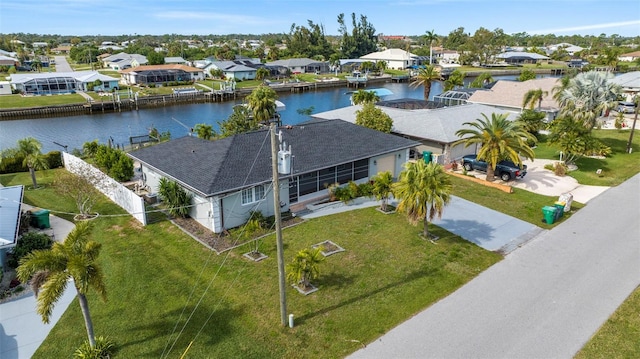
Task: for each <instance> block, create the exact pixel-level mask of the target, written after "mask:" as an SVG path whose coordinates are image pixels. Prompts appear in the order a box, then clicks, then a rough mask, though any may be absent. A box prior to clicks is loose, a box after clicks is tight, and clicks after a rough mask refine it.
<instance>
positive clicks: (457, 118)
mask: <svg viewBox="0 0 640 359" xmlns="http://www.w3.org/2000/svg"><path fill="white" fill-rule="evenodd" d="M409 101H414V100H409ZM377 107H378V108H380V109H381V110H382V111H384V112H385V113H386V114H387V115H389V117H391V119H392V120H393V127H392V128H391V133H392V134H394V135H397V136H399V137H404V138H408V139H411V140H415V141H418V142H420V145H418V146H415V148H414V150H415V151H417V153H418V156H420V154H422V153H423V152H424V151H428V152H431V154H432V158H433V160H434V161H435V162H437V163H440V164H443V165H445V164H448V163H450V161H452V160H458V159H460V158H461V157H462V156H464V155H468V154H475V153H476V151H477V148H476V147H475V146H473V147H467V148H465V147H464V144H456V143H455V142H456V141H458V140H460V137H458V136H457V135H456V132H457V131H458V130H460V129H461V128H463V127H464V126H463V123H465V122H474V121H475V120H476V119H478V118H483V117H482V114H485V115H487V116H488V117H489V118H491V114H492V113H494V112H495V113H501V114H502V113H505V114H508V116H509V118H510V119H512V120H513V119H515V118H516V115H514V114H511V113H510V112H509V111H504V110H499V109H496V108H493V107H490V106H485V105H478V104H467V105H460V106H452V107H444V108H436V109H415V110H405V109H399V108H392V107H385V106H377ZM361 108H362V106H360V105H355V106H349V107H343V108H339V109H336V110H332V111H327V112H322V113H317V114H314V115H313V117H314V118H318V119H340V120H343V121H347V122H350V123H355V121H356V112H357V111H358V110H360V109H361Z"/></svg>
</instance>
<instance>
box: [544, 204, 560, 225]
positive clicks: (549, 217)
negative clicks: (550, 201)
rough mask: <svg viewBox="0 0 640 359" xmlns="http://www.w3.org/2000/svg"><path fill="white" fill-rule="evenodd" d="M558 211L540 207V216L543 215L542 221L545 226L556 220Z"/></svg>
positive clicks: (548, 207)
mask: <svg viewBox="0 0 640 359" xmlns="http://www.w3.org/2000/svg"><path fill="white" fill-rule="evenodd" d="M557 212H558V209H557V208H556V207H553V206H544V207H542V214H544V221H545V222H547V224H553V223H554V222H555V220H556V216H557Z"/></svg>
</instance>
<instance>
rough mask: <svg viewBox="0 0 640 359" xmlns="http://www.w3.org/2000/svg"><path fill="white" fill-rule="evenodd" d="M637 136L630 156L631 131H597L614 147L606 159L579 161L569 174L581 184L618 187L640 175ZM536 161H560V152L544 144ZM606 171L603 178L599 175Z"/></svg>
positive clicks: (540, 145)
mask: <svg viewBox="0 0 640 359" xmlns="http://www.w3.org/2000/svg"><path fill="white" fill-rule="evenodd" d="M636 132H637V133H636V134H634V136H633V146H632V148H633V151H632V152H631V153H630V154H629V153H626V148H627V142H628V141H629V134H630V132H629V130H593V135H594V136H595V137H597V138H599V139H600V140H601V141H602V142H604V144H606V145H607V146H609V147H611V149H612V151H613V152H612V154H611V155H610V156H609V157H607V158H604V159H598V158H588V157H583V158H580V159H578V160H577V161H576V164H577V166H578V170H576V171H571V172H569V175H570V176H571V177H574V178H575V179H576V180H578V182H579V183H580V184H584V185H595V186H617V185H619V184H620V183H622V182H624V181H626V180H627V179H629V178H631V177H633V176H634V175H635V174H637V173H638V172H640V165H638V164H640V132H638V131H636ZM535 154H536V158H546V159H555V160H558V159H559V154H560V150H559V149H558V148H557V147H555V146H553V145H552V144H549V143H548V142H546V141H544V142H541V143H539V144H538V147H537V148H536V149H535ZM598 169H602V172H601V174H600V175H598V174H597V173H596V171H597V170H598Z"/></svg>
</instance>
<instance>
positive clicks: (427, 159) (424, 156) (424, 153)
mask: <svg viewBox="0 0 640 359" xmlns="http://www.w3.org/2000/svg"><path fill="white" fill-rule="evenodd" d="M431 153H432V152H431V151H422V159H424V163H430V162H431Z"/></svg>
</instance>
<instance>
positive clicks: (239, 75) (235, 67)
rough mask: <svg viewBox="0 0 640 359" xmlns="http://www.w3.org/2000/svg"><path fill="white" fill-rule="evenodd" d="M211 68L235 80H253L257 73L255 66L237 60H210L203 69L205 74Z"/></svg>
mask: <svg viewBox="0 0 640 359" xmlns="http://www.w3.org/2000/svg"><path fill="white" fill-rule="evenodd" d="M256 67H257V66H256ZM212 70H220V71H222V75H223V76H224V78H226V79H227V80H231V79H233V80H236V81H244V80H255V78H256V73H257V69H256V68H255V67H250V66H247V65H244V64H242V63H239V61H211V62H209V64H207V66H206V67H205V68H204V71H205V74H208V75H210V74H211V71H212Z"/></svg>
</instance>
